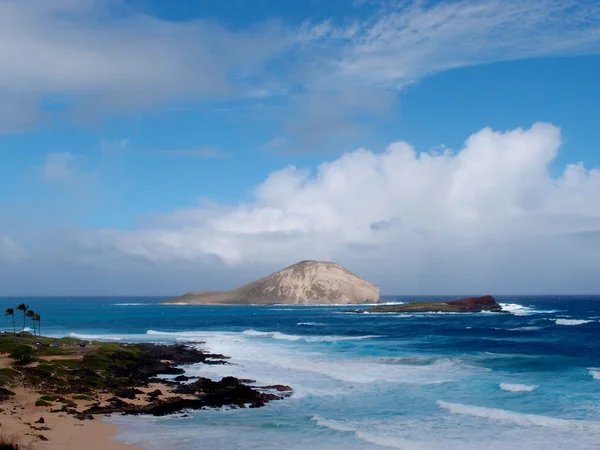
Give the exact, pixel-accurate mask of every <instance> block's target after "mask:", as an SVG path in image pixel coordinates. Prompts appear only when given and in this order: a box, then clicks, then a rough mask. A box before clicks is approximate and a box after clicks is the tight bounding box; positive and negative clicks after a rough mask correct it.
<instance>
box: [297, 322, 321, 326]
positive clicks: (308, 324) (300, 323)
mask: <svg viewBox="0 0 600 450" xmlns="http://www.w3.org/2000/svg"><path fill="white" fill-rule="evenodd" d="M296 326H299V327H324V326H327V324H326V323H321V322H298V323H297V324H296Z"/></svg>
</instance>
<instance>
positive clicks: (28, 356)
mask: <svg viewBox="0 0 600 450" xmlns="http://www.w3.org/2000/svg"><path fill="white" fill-rule="evenodd" d="M9 357H10V358H12V359H14V360H15V362H16V363H17V364H29V363H30V362H32V361H33V360H34V359H35V352H34V350H33V347H30V346H29V345H24V344H19V345H17V346H16V347H15V349H14V350H13V351H12V353H11V354H10V355H9Z"/></svg>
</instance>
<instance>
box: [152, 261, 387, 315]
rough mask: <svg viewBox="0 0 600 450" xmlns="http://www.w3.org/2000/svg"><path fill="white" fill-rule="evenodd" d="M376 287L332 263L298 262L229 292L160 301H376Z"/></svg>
mask: <svg viewBox="0 0 600 450" xmlns="http://www.w3.org/2000/svg"><path fill="white" fill-rule="evenodd" d="M378 301H379V288H378V287H377V286H376V285H375V284H373V283H369V282H368V281H365V280H363V279H361V278H359V277H357V276H356V275H354V274H353V273H352V272H350V271H349V270H347V269H345V268H344V267H342V266H340V265H339V264H336V263H333V262H324V261H300V262H299V263H296V264H293V265H291V266H289V267H286V268H285V269H282V270H280V271H279V272H276V273H274V274H271V275H269V276H267V277H265V278H261V279H260V280H256V281H253V282H251V283H248V284H245V285H243V286H240V287H237V288H235V289H232V290H230V291H222V292H189V293H187V294H185V295H182V296H180V297H176V298H172V299H169V300H166V301H164V302H163V303H167V304H169V303H170V304H182V303H184V304H189V305H272V304H286V305H331V304H343V305H345V304H360V303H377V302H378Z"/></svg>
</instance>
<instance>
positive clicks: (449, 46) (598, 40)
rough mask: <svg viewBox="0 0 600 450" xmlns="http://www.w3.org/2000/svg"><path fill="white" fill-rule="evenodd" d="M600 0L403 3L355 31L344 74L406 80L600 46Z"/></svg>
mask: <svg viewBox="0 0 600 450" xmlns="http://www.w3.org/2000/svg"><path fill="white" fill-rule="evenodd" d="M599 31H600V6H599V5H598V4H597V3H596V2H581V1H574V0H531V1H527V2H521V1H510V0H509V1H500V0H485V1H479V0H459V1H448V2H428V1H425V2H420V1H417V2H413V3H411V4H408V5H407V4H406V3H405V2H401V3H399V6H396V7H392V8H387V9H384V10H383V13H381V14H380V15H379V16H375V17H372V18H371V20H369V21H367V23H366V24H365V25H363V26H362V27H360V28H358V30H357V32H355V33H353V35H352V40H351V41H350V42H349V43H348V44H347V45H345V46H344V48H343V51H342V57H341V58H340V59H339V60H337V61H336V62H335V63H334V64H335V65H336V66H337V68H338V77H336V76H332V77H329V78H327V81H328V82H330V83H332V84H335V83H338V82H339V79H340V78H342V79H345V80H348V79H353V80H354V82H355V83H359V84H363V83H367V84H368V85H373V84H379V85H384V86H393V87H401V86H403V85H405V84H407V83H410V82H412V81H415V80H417V79H419V78H421V77H422V76H425V75H428V74H431V73H436V72H440V71H443V70H447V69H452V68H456V67H464V66H470V65H475V64H481V63H488V62H497V61H506V60H515V59H522V58H530V57H541V56H551V55H552V56H565V55H574V54H586V53H596V54H597V53H598V52H600V34H599Z"/></svg>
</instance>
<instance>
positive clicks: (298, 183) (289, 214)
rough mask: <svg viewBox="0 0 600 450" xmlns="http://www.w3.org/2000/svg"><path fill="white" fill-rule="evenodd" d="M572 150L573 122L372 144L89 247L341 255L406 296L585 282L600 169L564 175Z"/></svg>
mask: <svg viewBox="0 0 600 450" xmlns="http://www.w3.org/2000/svg"><path fill="white" fill-rule="evenodd" d="M560 146H561V133H560V129H559V128H557V127H555V126H553V125H551V124H545V123H538V124H535V125H534V126H533V127H531V128H530V129H527V130H523V129H516V130H512V131H506V132H498V131H493V130H491V129H488V128H486V129H483V130H481V131H479V132H477V133H475V134H473V135H472V136H471V137H469V139H467V140H466V142H465V144H464V147H463V148H462V149H461V150H460V151H457V152H452V151H450V150H444V151H442V152H439V151H431V152H422V153H418V152H416V151H415V150H414V149H413V148H412V147H411V146H410V145H409V144H407V143H405V142H395V143H393V144H391V145H390V146H389V147H388V148H387V149H386V150H385V151H384V152H382V153H374V152H372V151H369V150H365V149H359V150H356V151H353V152H350V153H346V154H345V155H343V156H342V157H340V158H339V159H337V160H334V161H331V162H328V163H323V164H321V165H320V166H319V168H318V170H317V172H316V173H315V174H311V173H310V172H309V171H306V170H299V169H296V168H294V167H288V168H285V169H283V170H281V171H278V172H274V173H272V174H271V175H269V177H268V178H267V179H266V180H265V181H264V182H263V183H262V184H261V185H259V186H258V187H257V188H256V190H255V199H254V201H252V202H251V203H246V204H242V205H239V206H238V207H233V208H232V207H227V208H226V207H221V208H219V207H215V206H214V205H211V206H210V207H208V208H198V209H197V210H195V211H194V210H186V211H185V212H181V211H176V212H174V213H173V214H172V215H169V216H166V217H165V218H163V219H162V221H161V223H162V224H163V225H164V224H167V223H168V227H166V226H160V227H159V226H155V227H152V226H149V227H148V228H147V229H141V230H134V231H117V230H103V231H98V232H90V233H87V234H84V235H82V236H80V239H81V242H80V244H81V245H82V246H83V248H84V249H85V251H95V252H111V253H112V254H113V255H121V256H120V257H123V256H125V257H134V258H138V259H141V260H147V261H152V262H153V263H155V264H167V265H168V264H170V263H173V262H178V261H179V262H181V261H188V262H193V263H200V264H202V263H207V262H208V261H210V260H211V258H218V259H220V260H222V261H224V262H225V263H227V264H228V265H230V266H231V267H246V268H247V267H249V266H251V265H253V264H256V263H259V264H260V265H262V266H265V267H269V268H272V269H276V268H277V267H279V266H281V265H283V264H287V263H292V262H295V261H296V260H300V259H305V258H315V259H333V260H338V261H340V262H341V263H343V264H346V265H349V266H350V267H351V268H353V269H354V270H357V271H358V272H359V273H363V274H365V275H370V276H371V278H372V279H374V281H376V282H379V283H382V284H383V287H384V291H387V292H395V293H402V292H415V291H422V292H423V291H424V292H430V293H431V292H434V291H436V292H437V291H439V292H446V293H447V292H451V291H453V290H454V291H455V292H458V291H461V292H466V291H469V292H473V291H477V289H476V288H481V289H482V290H488V289H489V290H490V291H491V290H494V289H496V292H497V291H498V290H501V291H504V292H507V291H508V292H522V291H523V290H529V291H531V290H534V291H535V290H536V289H537V290H538V292H547V291H548V290H550V291H556V290H560V289H561V288H564V292H567V291H570V290H573V289H574V290H577V286H573V283H575V281H574V280H578V279H579V277H581V276H583V275H584V274H588V275H589V273H591V272H593V270H596V269H595V268H596V267H598V265H599V264H600V256H599V255H600V239H599V236H600V204H599V203H598V198H600V170H598V169H593V170H586V169H585V168H584V167H583V165H582V164H575V165H569V166H567V167H566V168H565V170H564V172H563V173H562V174H560V175H558V176H552V175H551V174H550V172H549V165H550V163H551V162H552V161H553V160H554V159H555V158H556V156H557V152H558V150H559V148H560ZM584 279H585V278H584ZM415 283H417V284H415ZM561 283H563V284H561ZM199 288H201V286H199ZM428 289H429V290H428ZM471 289H472V290H471ZM594 289H596V290H597V289H600V283H596V285H594Z"/></svg>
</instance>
